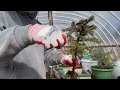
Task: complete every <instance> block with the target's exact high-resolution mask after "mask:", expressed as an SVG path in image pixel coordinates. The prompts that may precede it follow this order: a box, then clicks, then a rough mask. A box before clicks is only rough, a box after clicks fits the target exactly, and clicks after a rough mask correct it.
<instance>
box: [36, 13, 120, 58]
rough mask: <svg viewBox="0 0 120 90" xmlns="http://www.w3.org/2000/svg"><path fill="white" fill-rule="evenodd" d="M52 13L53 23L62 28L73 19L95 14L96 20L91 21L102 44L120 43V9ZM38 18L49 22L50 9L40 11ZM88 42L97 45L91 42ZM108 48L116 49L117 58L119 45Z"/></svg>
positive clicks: (119, 54) (119, 51)
mask: <svg viewBox="0 0 120 90" xmlns="http://www.w3.org/2000/svg"><path fill="white" fill-rule="evenodd" d="M52 13H53V24H54V25H56V26H58V27H60V28H61V29H62V28H66V27H68V26H70V25H71V22H72V21H75V22H77V21H78V20H80V19H82V18H88V17H89V16H91V15H94V16H95V20H94V21H92V22H91V23H92V24H95V25H96V26H97V29H96V31H95V37H97V38H100V39H101V40H102V41H103V43H101V45H105V46H107V45H120V11H52ZM37 19H38V20H39V21H40V22H41V23H43V24H48V23H49V21H48V11H39V13H38V15H37ZM88 37H90V36H88ZM86 44H87V45H91V46H93V45H95V44H93V43H90V42H88V43H86ZM96 46H97V45H96ZM107 50H108V51H114V52H115V55H116V57H117V58H118V57H119V56H120V48H119V46H118V47H109V48H107Z"/></svg>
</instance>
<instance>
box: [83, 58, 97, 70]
mask: <svg viewBox="0 0 120 90" xmlns="http://www.w3.org/2000/svg"><path fill="white" fill-rule="evenodd" d="M81 64H82V67H83V70H90V71H91V69H90V67H91V66H94V65H98V61H92V60H88V59H81Z"/></svg>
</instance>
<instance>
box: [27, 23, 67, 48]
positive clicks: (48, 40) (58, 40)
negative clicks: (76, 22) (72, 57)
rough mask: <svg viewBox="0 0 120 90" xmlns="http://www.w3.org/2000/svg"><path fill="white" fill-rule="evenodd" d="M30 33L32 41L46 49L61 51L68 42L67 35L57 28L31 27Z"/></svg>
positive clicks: (36, 25) (47, 26) (45, 26)
mask: <svg viewBox="0 0 120 90" xmlns="http://www.w3.org/2000/svg"><path fill="white" fill-rule="evenodd" d="M28 33H29V37H30V39H31V40H33V41H34V42H35V43H37V44H42V45H44V47H45V49H50V48H57V49H60V48H61V47H62V46H64V45H65V44H66V41H67V38H66V34H65V33H63V32H62V31H61V30H59V29H58V28H57V27H55V26H49V25H39V24H35V25H31V26H30V28H29V30H28Z"/></svg>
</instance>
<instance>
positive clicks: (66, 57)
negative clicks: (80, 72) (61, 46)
mask: <svg viewBox="0 0 120 90" xmlns="http://www.w3.org/2000/svg"><path fill="white" fill-rule="evenodd" d="M61 63H62V64H65V65H69V66H72V67H74V69H76V68H78V65H79V62H78V60H75V62H74V63H73V59H72V55H63V56H62V58H61Z"/></svg>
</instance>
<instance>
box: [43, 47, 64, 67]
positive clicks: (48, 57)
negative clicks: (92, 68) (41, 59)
mask: <svg viewBox="0 0 120 90" xmlns="http://www.w3.org/2000/svg"><path fill="white" fill-rule="evenodd" d="M63 55H64V53H63V52H62V51H58V50H57V49H56V48H53V49H50V50H46V51H45V62H46V63H49V64H51V65H57V64H61V58H62V56H63Z"/></svg>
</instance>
